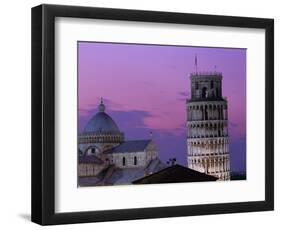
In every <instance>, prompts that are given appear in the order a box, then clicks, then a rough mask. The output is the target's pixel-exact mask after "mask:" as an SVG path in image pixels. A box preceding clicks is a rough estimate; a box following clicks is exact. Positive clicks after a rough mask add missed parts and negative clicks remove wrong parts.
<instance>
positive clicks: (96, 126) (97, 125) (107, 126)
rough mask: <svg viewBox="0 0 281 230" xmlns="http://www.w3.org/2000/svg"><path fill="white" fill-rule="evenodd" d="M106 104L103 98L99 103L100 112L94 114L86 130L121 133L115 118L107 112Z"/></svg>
mask: <svg viewBox="0 0 281 230" xmlns="http://www.w3.org/2000/svg"><path fill="white" fill-rule="evenodd" d="M104 111H105V105H104V104H103V101H102V100H101V103H100V105H99V112H98V113H97V114H96V115H94V116H93V117H92V118H91V119H90V120H89V122H88V123H87V125H86V126H85V129H84V132H86V133H88V132H91V133H120V131H119V128H118V126H117V125H116V123H115V122H114V120H113V119H112V118H111V117H110V116H109V115H108V114H106V113H105V112H104Z"/></svg>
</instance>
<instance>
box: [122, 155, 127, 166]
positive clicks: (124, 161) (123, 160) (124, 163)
mask: <svg viewBox="0 0 281 230" xmlns="http://www.w3.org/2000/svg"><path fill="white" fill-rule="evenodd" d="M122 164H123V166H125V165H126V158H125V157H123V159H122Z"/></svg>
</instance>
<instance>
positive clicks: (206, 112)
mask: <svg viewBox="0 0 281 230" xmlns="http://www.w3.org/2000/svg"><path fill="white" fill-rule="evenodd" d="M205 120H208V110H207V109H205Z"/></svg>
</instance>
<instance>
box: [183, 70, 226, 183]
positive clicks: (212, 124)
mask: <svg viewBox="0 0 281 230" xmlns="http://www.w3.org/2000/svg"><path fill="white" fill-rule="evenodd" d="M190 80H191V98H190V99H188V100H187V103H186V105H187V162H188V167H189V168H191V169H194V170H196V171H199V172H203V173H206V174H209V175H212V176H216V177H218V178H219V180H230V157H229V141H228V140H229V139H228V118H227V113H228V112H227V100H226V99H225V98H223V97H222V74H221V73H218V72H213V73H209V72H206V73H205V72H202V73H197V72H196V73H192V74H191V75H190Z"/></svg>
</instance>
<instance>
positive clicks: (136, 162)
mask: <svg viewBox="0 0 281 230" xmlns="http://www.w3.org/2000/svg"><path fill="white" fill-rule="evenodd" d="M137 164H138V159H137V157H136V156H134V165H137Z"/></svg>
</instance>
